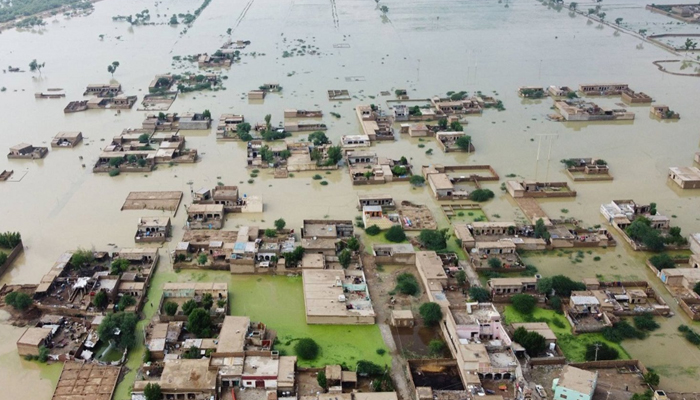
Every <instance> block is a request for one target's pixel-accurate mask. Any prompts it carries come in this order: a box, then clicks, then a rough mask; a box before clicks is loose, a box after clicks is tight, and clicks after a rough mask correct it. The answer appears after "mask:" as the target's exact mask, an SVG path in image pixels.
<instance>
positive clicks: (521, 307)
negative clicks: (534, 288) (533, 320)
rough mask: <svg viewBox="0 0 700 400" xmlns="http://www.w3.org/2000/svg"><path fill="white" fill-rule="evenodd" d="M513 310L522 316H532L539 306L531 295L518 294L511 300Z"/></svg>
mask: <svg viewBox="0 0 700 400" xmlns="http://www.w3.org/2000/svg"><path fill="white" fill-rule="evenodd" d="M510 302H511V303H513V308H515V310H516V311H517V312H519V313H520V314H532V312H533V311H534V310H535V306H536V305H537V299H536V298H534V297H533V296H530V295H529V294H524V293H518V294H516V295H515V296H513V297H511V298H510Z"/></svg>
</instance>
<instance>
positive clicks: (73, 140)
mask: <svg viewBox="0 0 700 400" xmlns="http://www.w3.org/2000/svg"><path fill="white" fill-rule="evenodd" d="M82 140H83V133H82V132H58V133H57V134H56V136H54V137H53V140H51V147H58V148H60V147H75V146H77V145H78V143H80V142H81V141H82Z"/></svg>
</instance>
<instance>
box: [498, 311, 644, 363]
mask: <svg viewBox="0 0 700 400" xmlns="http://www.w3.org/2000/svg"><path fill="white" fill-rule="evenodd" d="M503 318H504V320H505V321H506V322H507V323H509V324H510V323H513V322H547V325H548V326H549V328H550V329H551V330H552V331H553V332H554V334H555V335H556V336H557V345H558V346H559V348H560V349H561V351H562V352H563V353H564V355H565V356H566V359H567V360H569V361H573V362H583V361H586V359H585V355H586V345H588V344H589V343H596V342H603V343H606V344H607V345H608V346H611V347H613V348H615V349H616V350H617V351H618V352H619V353H620V358H621V359H629V358H630V355H629V354H628V353H627V351H625V349H624V348H623V347H622V346H621V345H620V344H619V343H614V342H611V341H608V340H605V338H604V337H603V335H602V334H601V333H584V334H580V335H576V336H574V335H573V334H572V333H571V325H569V321H567V320H566V317H564V316H563V315H561V314H557V313H556V312H554V311H553V310H545V309H543V308H535V311H533V312H532V314H531V316H528V315H522V314H520V313H519V312H517V311H516V310H515V309H514V308H513V306H511V305H508V306H506V309H505V312H504V313H503ZM554 320H558V321H559V322H560V323H556V324H557V325H560V326H556V325H555V323H552V321H554ZM562 325H563V326H564V327H563V328H562V327H561V326H562Z"/></svg>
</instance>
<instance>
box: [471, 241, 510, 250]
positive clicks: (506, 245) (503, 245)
mask: <svg viewBox="0 0 700 400" xmlns="http://www.w3.org/2000/svg"><path fill="white" fill-rule="evenodd" d="M476 248H477V249H510V248H515V243H513V241H512V240H498V241H495V242H476Z"/></svg>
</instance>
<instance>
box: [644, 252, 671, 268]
mask: <svg viewBox="0 0 700 400" xmlns="http://www.w3.org/2000/svg"><path fill="white" fill-rule="evenodd" d="M649 262H650V263H651V265H653V266H654V267H656V269H666V268H676V263H675V262H673V258H671V256H669V255H668V254H667V253H661V254H655V255H653V256H651V257H649Z"/></svg>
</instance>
